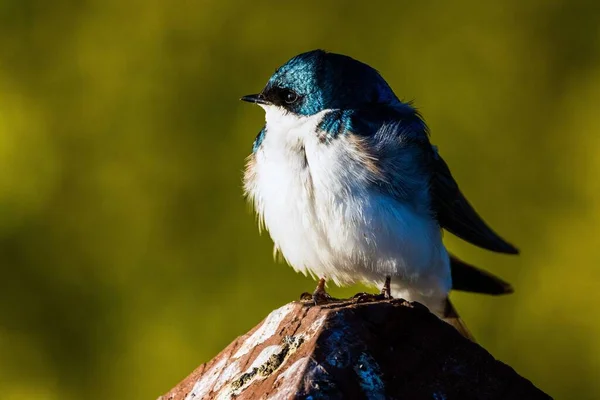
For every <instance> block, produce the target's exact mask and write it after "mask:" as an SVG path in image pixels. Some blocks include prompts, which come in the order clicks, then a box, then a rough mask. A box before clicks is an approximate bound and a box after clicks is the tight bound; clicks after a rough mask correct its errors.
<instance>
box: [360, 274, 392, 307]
mask: <svg viewBox="0 0 600 400" xmlns="http://www.w3.org/2000/svg"><path fill="white" fill-rule="evenodd" d="M391 280H392V278H391V277H389V276H386V277H385V283H384V284H383V287H382V288H381V293H379V294H373V293H365V292H362V293H357V294H355V295H354V296H352V299H353V300H354V301H355V302H356V303H369V302H373V301H382V300H390V299H393V297H392V295H391V290H390V283H391Z"/></svg>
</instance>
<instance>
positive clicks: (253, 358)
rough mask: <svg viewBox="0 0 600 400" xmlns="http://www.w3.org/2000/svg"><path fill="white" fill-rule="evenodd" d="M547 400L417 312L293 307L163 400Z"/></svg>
mask: <svg viewBox="0 0 600 400" xmlns="http://www.w3.org/2000/svg"><path fill="white" fill-rule="evenodd" d="M305 398H311V399H361V398H364V399H411V400H418V399H429V400H431V399H433V400H450V399H461V400H468V399H486V400H494V399H548V398H550V397H549V396H548V395H546V394H545V393H543V392H542V391H540V390H539V389H537V388H536V387H535V386H534V385H533V384H532V383H531V382H529V381H528V380H527V379H525V378H522V377H521V376H519V375H518V374H517V373H516V372H515V371H514V370H513V369H512V368H510V367H509V366H507V365H505V364H503V363H501V362H499V361H496V360H495V359H494V358H493V357H492V356H491V355H490V354H489V353H488V352H487V351H485V350H484V349H483V348H482V347H480V346H479V345H477V344H475V343H473V342H471V341H469V340H467V339H465V338H463V337H462V336H461V335H460V334H458V332H456V331H455V330H454V328H452V327H451V326H449V325H448V324H446V323H444V322H443V321H441V320H439V319H438V318H437V317H435V316H434V315H432V314H430V313H429V311H427V309H424V308H423V307H415V308H413V307H412V306H410V305H409V304H408V303H406V302H404V301H402V300H391V301H384V302H377V303H362V304H354V303H352V302H343V303H338V304H330V305H326V306H309V305H306V304H303V303H299V302H297V303H290V304H287V305H285V306H283V307H281V308H279V309H278V310H275V311H273V312H272V313H271V314H270V315H269V316H268V317H267V318H266V319H265V320H264V321H263V322H262V323H261V324H260V325H258V326H257V327H255V328H254V329H252V330H251V331H250V332H249V333H248V334H246V335H244V336H242V337H239V338H238V339H236V340H235V341H234V342H233V343H231V344H230V345H229V346H228V347H227V348H226V349H225V350H223V351H222V352H221V353H220V354H219V355H218V356H217V357H215V358H214V359H213V360H211V361H210V362H208V363H207V364H203V365H201V366H200V367H199V368H198V369H196V370H195V371H194V372H193V373H192V374H191V375H190V376H189V377H187V378H186V379H185V380H184V381H183V382H181V383H180V384H179V385H178V386H176V387H175V388H174V389H173V390H171V391H170V392H169V393H167V394H165V395H164V396H162V397H161V400H183V399H238V400H242V399H305Z"/></svg>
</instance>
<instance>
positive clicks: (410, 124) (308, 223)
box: [241, 50, 519, 338]
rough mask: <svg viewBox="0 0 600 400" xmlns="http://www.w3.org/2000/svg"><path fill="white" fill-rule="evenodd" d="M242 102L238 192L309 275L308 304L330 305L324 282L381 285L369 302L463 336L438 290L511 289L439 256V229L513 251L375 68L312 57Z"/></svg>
mask: <svg viewBox="0 0 600 400" xmlns="http://www.w3.org/2000/svg"><path fill="white" fill-rule="evenodd" d="M241 100H243V101H245V102H249V103H254V104H257V105H259V106H260V107H262V108H263V109H264V111H265V125H264V126H263V128H262V129H261V130H260V131H259V133H258V135H257V136H256V138H255V140H254V143H253V146H252V153H251V154H250V156H249V157H248V159H247V162H246V166H245V170H244V177H243V181H244V192H245V196H246V197H247V198H248V200H249V201H250V203H251V204H252V205H253V208H254V210H255V211H256V214H257V215H258V220H259V229H260V230H262V229H264V228H266V230H267V231H268V232H269V234H270V236H271V239H272V240H273V242H274V252H275V254H276V255H277V254H281V255H282V256H283V258H284V259H285V260H286V261H287V263H288V264H289V265H290V266H291V267H292V268H293V269H294V270H296V271H298V272H302V273H304V274H305V275H307V274H310V275H311V276H312V277H313V278H315V279H319V282H318V285H317V288H316V289H315V291H314V293H313V294H312V298H313V299H314V301H315V303H322V302H326V301H328V300H330V299H331V296H329V294H328V293H327V292H326V288H325V287H326V286H325V285H326V282H329V281H332V282H333V283H335V284H336V285H338V286H346V285H351V284H354V283H365V284H367V285H369V286H381V287H382V289H381V293H380V294H379V295H376V296H379V298H384V299H387V298H402V299H404V300H407V301H410V302H418V303H421V304H423V305H425V306H426V307H427V308H428V309H429V310H430V311H431V312H432V313H434V314H436V315H437V316H439V317H440V318H442V319H444V320H445V321H447V322H449V323H450V324H451V325H453V326H454V327H455V328H457V329H458V330H459V332H461V333H462V334H463V335H465V336H467V337H469V338H472V336H471V334H470V332H469V331H468V329H467V328H466V325H465V324H464V323H463V322H462V320H461V319H460V317H459V316H458V313H456V310H455V309H454V307H453V306H452V304H451V303H450V301H449V298H448V295H449V292H450V291H451V290H460V291H470V292H477V293H484V294H492V295H499V294H506V293H511V292H512V291H513V289H512V286H511V285H510V284H509V283H507V282H505V281H503V280H502V279H500V278H498V277H496V276H494V275H492V274H490V273H488V272H486V271H484V270H482V269H480V268H477V267H475V266H473V265H470V264H468V263H466V262H464V261H462V260H460V259H459V258H457V257H456V256H454V255H452V254H450V253H449V252H448V250H447V249H446V247H445V245H444V243H443V241H442V235H443V230H446V231H448V232H450V233H452V234H454V235H456V236H458V237H459V238H461V239H463V240H465V241H467V242H469V243H471V244H473V245H476V246H478V247H481V248H484V249H487V250H490V251H494V252H498V253H506V254H518V253H519V250H518V249H517V248H516V247H515V246H513V245H512V244H510V243H509V242H507V241H506V240H504V239H503V238H502V237H500V236H499V235H498V234H497V233H495V232H494V231H493V230H492V229H491V228H490V227H489V226H488V224H486V223H485V222H484V221H483V219H482V218H481V217H480V216H479V215H478V213H477V212H476V211H475V209H474V208H473V206H472V205H471V204H470V203H469V201H468V200H467V199H466V197H465V196H464V195H463V193H462V192H461V190H460V189H459V186H458V184H457V183H456V181H455V180H454V178H453V176H452V174H451V172H450V169H449V167H448V165H447V164H446V162H445V161H444V159H443V158H442V157H441V155H440V154H439V152H438V148H437V147H436V146H434V145H432V144H431V142H430V134H429V129H428V127H427V125H426V123H425V121H424V119H423V117H422V116H421V114H420V113H419V112H418V111H417V109H416V108H415V107H414V106H413V104H412V103H411V102H404V101H401V100H400V99H399V98H398V97H397V96H396V94H395V93H394V91H393V90H392V89H391V87H390V86H389V85H388V83H387V82H386V81H385V80H384V78H383V77H382V76H381V75H380V73H379V72H378V71H377V70H375V69H374V68H372V67H371V66H369V65H367V64H365V63H362V62H360V61H358V60H355V59H354V58H351V57H349V56H346V55H342V54H336V53H332V52H328V51H325V50H312V51H308V52H305V53H302V54H299V55H297V56H295V57H293V58H292V59H290V60H289V61H287V62H286V63H285V64H283V65H282V66H281V67H279V68H278V69H277V70H276V71H275V73H274V74H273V75H272V76H271V77H270V79H269V80H268V82H267V84H266V86H265V87H264V88H263V89H262V91H261V92H259V93H258V94H253V95H247V96H243V97H242V98H241Z"/></svg>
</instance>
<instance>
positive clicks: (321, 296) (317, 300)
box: [300, 279, 340, 306]
mask: <svg viewBox="0 0 600 400" xmlns="http://www.w3.org/2000/svg"><path fill="white" fill-rule="evenodd" d="M300 300H303V301H311V302H313V303H314V305H315V306H318V305H320V304H327V303H332V302H336V301H340V300H339V299H336V298H334V297H331V296H330V295H329V293H327V291H326V290H325V279H320V280H319V283H318V285H317V288H316V289H315V291H314V292H313V293H312V294H310V293H308V292H304V293H302V294H301V295H300Z"/></svg>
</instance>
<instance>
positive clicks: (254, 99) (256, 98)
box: [240, 93, 271, 105]
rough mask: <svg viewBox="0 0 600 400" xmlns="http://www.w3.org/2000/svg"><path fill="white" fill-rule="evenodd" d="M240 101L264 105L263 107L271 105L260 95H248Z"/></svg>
mask: <svg viewBox="0 0 600 400" xmlns="http://www.w3.org/2000/svg"><path fill="white" fill-rule="evenodd" d="M240 100H242V101H247V102H248V103H255V104H265V105H269V104H271V102H270V101H268V100H267V99H265V96H263V95H262V94H261V93H259V94H249V95H248V96H244V97H242V98H241V99H240Z"/></svg>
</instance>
